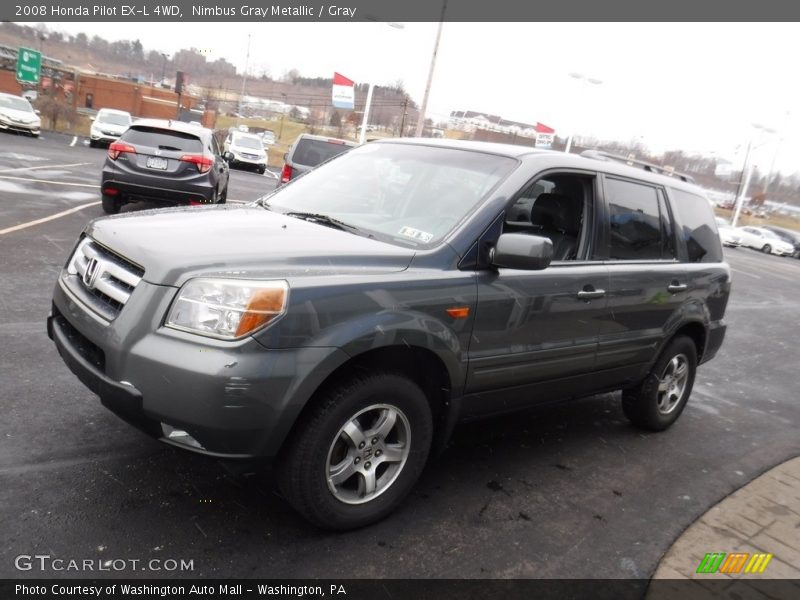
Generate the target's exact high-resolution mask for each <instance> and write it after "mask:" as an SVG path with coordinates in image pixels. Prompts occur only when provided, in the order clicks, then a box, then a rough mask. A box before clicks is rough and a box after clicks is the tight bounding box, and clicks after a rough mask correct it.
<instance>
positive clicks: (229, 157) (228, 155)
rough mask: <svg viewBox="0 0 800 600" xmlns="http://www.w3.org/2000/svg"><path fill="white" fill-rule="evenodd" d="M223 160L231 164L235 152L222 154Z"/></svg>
mask: <svg viewBox="0 0 800 600" xmlns="http://www.w3.org/2000/svg"><path fill="white" fill-rule="evenodd" d="M222 158H223V159H224V160H225V161H226V162H231V161H232V160H233V152H230V151H226V152H223V153H222Z"/></svg>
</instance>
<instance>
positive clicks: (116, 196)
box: [100, 119, 229, 214]
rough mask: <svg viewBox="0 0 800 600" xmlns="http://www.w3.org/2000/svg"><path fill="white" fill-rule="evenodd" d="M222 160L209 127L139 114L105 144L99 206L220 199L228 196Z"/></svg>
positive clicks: (107, 209)
mask: <svg viewBox="0 0 800 600" xmlns="http://www.w3.org/2000/svg"><path fill="white" fill-rule="evenodd" d="M228 177H229V169H228V163H227V162H226V161H225V160H224V159H223V157H222V155H221V153H220V149H219V145H218V144H217V142H216V140H215V139H214V135H213V132H212V131H211V130H209V129H204V128H202V127H197V126H196V125H190V124H188V123H182V122H180V121H162V120H156V119H142V120H138V121H136V122H134V123H133V125H131V126H130V127H129V128H128V129H127V130H126V131H125V133H123V134H122V136H121V137H120V138H119V140H117V141H116V142H113V143H112V144H111V145H110V146H109V147H108V157H107V158H106V162H105V165H104V166H103V175H102V181H101V185H100V188H101V190H100V191H101V193H102V195H103V210H104V211H105V212H107V213H108V214H115V213H117V212H119V209H120V207H121V206H122V205H123V204H127V203H128V202H138V201H142V200H144V201H153V200H155V201H157V202H166V203H169V204H222V203H224V202H225V199H226V198H227V196H228Z"/></svg>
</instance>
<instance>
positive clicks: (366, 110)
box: [358, 23, 406, 144]
mask: <svg viewBox="0 0 800 600" xmlns="http://www.w3.org/2000/svg"><path fill="white" fill-rule="evenodd" d="M386 24H387V25H388V26H389V27H392V28H393V29H405V27H406V26H405V25H403V24H402V23H386ZM374 90H375V84H374V83H370V84H369V89H368V90H367V102H366V103H365V104H364V117H363V118H362V119H361V133H360V134H359V135H358V143H359V144H363V143H364V142H365V141H366V139H367V123H368V122H369V109H370V107H371V106H372V92H373V91H374Z"/></svg>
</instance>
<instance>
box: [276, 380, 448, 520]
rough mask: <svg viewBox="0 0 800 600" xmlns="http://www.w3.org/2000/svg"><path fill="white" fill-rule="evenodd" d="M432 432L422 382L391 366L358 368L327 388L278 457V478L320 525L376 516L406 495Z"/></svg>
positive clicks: (302, 511)
mask: <svg viewBox="0 0 800 600" xmlns="http://www.w3.org/2000/svg"><path fill="white" fill-rule="evenodd" d="M432 438H433V419H432V416H431V410H430V405H429V404H428V399H427V398H426V396H425V394H424V393H423V391H422V390H421V389H420V387H419V386H418V385H417V384H416V383H415V382H413V381H411V380H410V379H408V378H407V377H405V376H403V375H401V374H397V373H391V372H381V371H378V372H373V373H371V374H369V375H353V376H351V377H349V378H348V379H346V380H344V381H341V382H339V383H338V384H337V385H334V386H331V387H330V388H328V389H327V390H325V391H324V392H322V393H321V395H320V396H319V397H318V398H317V400H316V402H315V407H314V408H313V410H311V411H310V412H309V413H308V414H307V415H305V416H304V417H303V418H301V420H300V421H299V422H298V424H297V426H296V427H295V433H294V435H293V436H292V438H291V439H290V441H289V442H288V444H287V446H286V447H285V449H284V450H283V451H282V452H281V455H280V457H279V458H278V464H277V466H276V467H277V475H278V485H279V487H280V489H281V491H282V492H283V495H284V496H285V497H286V499H287V500H288V502H289V504H291V505H292V507H293V508H294V509H295V510H297V512H299V513H300V514H301V515H302V516H303V517H305V518H306V519H307V520H309V521H310V522H311V523H313V524H314V525H317V526H318V527H322V528H324V529H331V530H337V531H343V530H347V529H355V528H357V527H363V526H365V525H369V524H370V523H374V522H375V521H378V520H380V519H382V518H384V517H385V516H387V515H388V514H389V513H391V512H392V511H393V510H394V509H395V508H397V506H398V505H399V504H400V503H401V502H402V501H403V499H404V498H405V497H406V495H407V494H408V492H409V491H410V490H411V488H412V487H413V485H414V483H415V482H416V481H417V479H418V478H419V476H420V474H421V473H422V469H423V468H424V466H425V462H426V461H427V458H428V452H429V450H430V446H431V440H432Z"/></svg>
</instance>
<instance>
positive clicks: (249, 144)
mask: <svg viewBox="0 0 800 600" xmlns="http://www.w3.org/2000/svg"><path fill="white" fill-rule="evenodd" d="M233 143H234V144H236V145H237V146H241V147H242V148H252V149H253V150H261V142H260V141H259V140H257V139H256V138H250V137H242V136H238V135H237V136H236V137H235V138H233Z"/></svg>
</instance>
